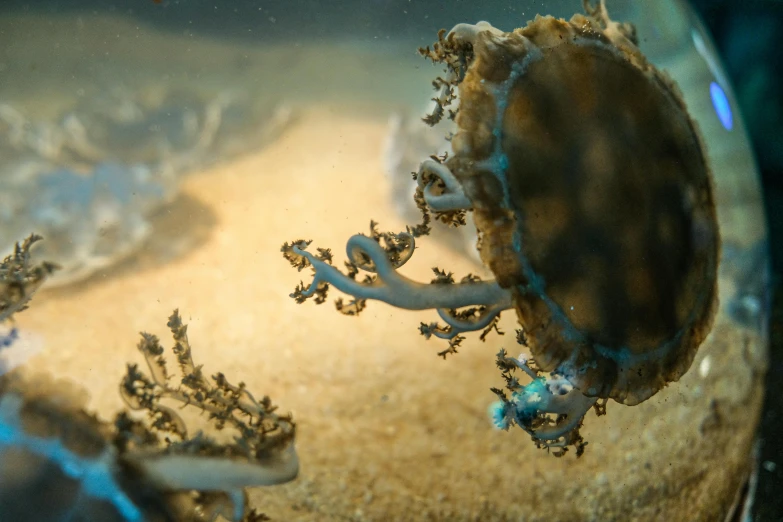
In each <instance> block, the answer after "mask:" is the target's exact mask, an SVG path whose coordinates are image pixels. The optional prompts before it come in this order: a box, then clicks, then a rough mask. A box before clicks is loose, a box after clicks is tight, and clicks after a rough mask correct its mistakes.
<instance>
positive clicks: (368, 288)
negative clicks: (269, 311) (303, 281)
mask: <svg viewBox="0 0 783 522" xmlns="http://www.w3.org/2000/svg"><path fill="white" fill-rule="evenodd" d="M306 247H307V242H304V241H298V242H295V243H294V244H292V245H288V244H286V245H284V246H283V251H284V253H286V257H287V258H288V259H289V261H291V262H292V264H294V266H301V264H302V261H301V260H306V262H307V264H309V265H310V266H312V267H313V269H314V270H315V276H314V277H313V282H312V283H311V284H310V285H309V286H307V287H306V288H305V287H304V286H302V287H300V288H298V289H297V291H296V292H294V293H293V294H291V297H293V298H295V299H298V300H304V299H307V298H308V297H312V296H314V295H317V294H318V293H319V292H323V291H324V286H325V285H329V284H332V285H334V286H335V288H337V289H338V290H340V291H341V292H344V293H346V294H349V295H351V296H353V297H354V298H356V299H373V300H376V301H382V302H384V303H387V304H390V305H392V306H396V307H398V308H404V309H406V310H428V309H431V308H446V309H448V308H462V307H465V306H496V305H498V303H502V304H503V305H504V306H505V305H506V303H509V301H510V295H509V293H508V291H507V290H505V289H503V288H501V287H500V286H499V285H498V284H497V283H496V282H495V281H479V282H476V281H470V282H464V283H458V284H427V283H419V282H417V281H414V280H412V279H409V278H407V277H405V276H403V275H401V274H399V273H398V272H397V270H396V267H395V265H394V264H392V262H391V261H390V260H389V257H388V255H387V252H386V251H385V250H384V248H383V247H382V246H381V245H380V244H379V243H378V242H377V241H376V240H374V239H373V238H371V237H367V236H363V235H361V234H357V235H355V236H353V237H351V238H350V239H349V240H348V243H347V245H346V250H347V252H348V255H349V256H350V257H352V258H354V259H355V258H356V256H360V257H361V258H363V259H367V260H368V261H367V262H366V263H363V265H362V266H363V267H364V266H367V265H369V264H370V263H371V266H372V267H373V268H374V272H375V274H376V277H374V278H370V279H365V281H363V282H360V281H357V280H356V278H355V274H353V277H351V274H350V273H349V274H348V275H345V274H343V273H342V272H340V271H339V270H337V269H336V268H335V267H333V266H332V265H331V264H329V263H328V262H326V261H323V260H321V259H319V257H318V256H316V255H313V254H312V253H311V252H308V251H307V250H306ZM292 259H295V261H293V260H292Z"/></svg>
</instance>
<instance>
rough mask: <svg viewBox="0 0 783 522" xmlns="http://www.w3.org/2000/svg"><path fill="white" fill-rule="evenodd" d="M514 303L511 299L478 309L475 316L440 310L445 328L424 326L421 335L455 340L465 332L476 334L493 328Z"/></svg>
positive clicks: (445, 309) (430, 325)
mask: <svg viewBox="0 0 783 522" xmlns="http://www.w3.org/2000/svg"><path fill="white" fill-rule="evenodd" d="M511 306H512V303H511V300H510V299H509V300H508V301H506V302H503V303H497V304H495V305H492V306H486V307H481V309H476V310H475V313H473V314H469V315H466V314H457V313H456V312H455V310H453V309H447V308H438V315H439V316H440V318H441V319H443V321H444V322H445V323H446V326H445V327H442V326H440V325H438V324H437V323H431V324H429V325H425V324H422V325H421V327H420V330H421V333H422V334H423V335H424V336H425V337H427V338H429V337H430V336H431V335H434V336H435V337H437V338H439V339H453V338H454V337H456V336H457V335H459V334H462V333H465V332H476V331H478V330H484V329H485V328H488V327H490V326H492V323H493V321H495V320H496V318H497V317H498V315H500V313H501V312H502V311H504V310H508V309H509V308H511Z"/></svg>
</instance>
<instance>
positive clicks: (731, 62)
mask: <svg viewBox="0 0 783 522" xmlns="http://www.w3.org/2000/svg"><path fill="white" fill-rule="evenodd" d="M638 1H655V0H638ZM691 2H692V4H693V5H694V7H695V8H696V10H697V11H699V12H700V14H701V16H702V18H703V20H704V21H705V23H706V26H707V27H708V29H709V30H710V31H711V32H712V35H713V38H714V40H715V42H716V44H717V47H718V50H719V52H720V53H721V56H722V58H723V61H724V64H725V66H726V69H727V72H728V75H729V77H730V78H731V80H732V82H733V85H734V89H735V92H736V95H737V99H738V101H739V104H740V106H741V109H742V112H743V115H744V118H745V122H746V124H747V128H748V131H749V132H750V135H751V140H752V142H753V144H754V150H755V153H756V157H757V159H758V165H759V170H760V172H761V177H762V182H763V185H764V191H765V200H766V206H767V216H768V220H769V225H770V235H771V238H770V239H771V252H772V265H773V272H774V274H775V275H774V277H773V281H774V282H775V289H776V290H777V289H778V288H777V287H778V286H779V281H780V280H781V278H780V274H783V0H691ZM508 3H509V7H508V8H506V9H505V10H506V11H508V14H509V16H513V17H514V18H520V17H521V16H520V15H522V14H525V15H530V14H531V13H517V9H515V8H514V6H513V4H514V2H513V0H509V2H508ZM455 4H459V9H458V10H459V11H460V14H459V16H460V18H464V17H466V16H467V18H468V19H471V17H470V13H471V12H472V11H473V10H475V12H476V15H475V16H474V17H473V18H475V19H480V18H481V16H480V15H479V13H480V12H481V1H480V0H450V1H448V2H445V1H437V0H427V1H423V0H413V1H409V2H408V3H407V4H406V6H405V10H404V11H403V10H402V9H400V2H397V1H391V0H324V1H320V0H0V16H2V13H3V12H4V11H6V10H14V11H20V10H21V11H36V12H47V13H50V14H56V13H57V12H66V11H75V10H78V11H84V12H90V11H98V12H100V13H107V12H109V13H111V12H115V13H116V14H118V15H125V16H132V17H135V18H137V19H138V20H139V21H140V22H143V23H149V24H154V25H158V26H162V27H164V28H168V29H170V30H172V31H176V32H182V31H183V30H187V31H192V32H193V33H196V34H198V35H209V34H214V35H215V36H219V37H221V38H225V37H227V36H230V37H235V38H242V39H252V40H253V41H280V40H290V39H299V38H302V39H311V38H319V37H328V36H332V35H338V33H343V34H344V33H345V31H346V28H345V25H344V20H345V19H346V18H348V19H351V20H352V24H353V25H352V27H351V29H350V31H351V36H352V37H355V38H357V39H359V40H362V39H368V40H369V39H377V38H385V37H387V36H392V35H393V36H395V37H401V36H405V35H406V34H421V33H428V32H429V30H430V29H431V26H432V22H431V19H436V20H438V24H439V25H441V26H444V27H450V26H451V25H453V24H454V23H456V22H461V21H463V20H456V19H455V18H454V15H453V14H452V11H453V10H452V9H451V7H454V5H455ZM515 14H516V16H514V15H515ZM553 14H557V13H553ZM428 19H429V20H428ZM185 21H187V22H186V23H185ZM270 22H271V23H270ZM332 22H333V23H332ZM305 28H306V29H305ZM427 43H429V42H427ZM774 295H775V297H774V303H773V318H772V323H771V353H770V356H771V359H770V367H769V373H768V376H767V398H766V404H765V408H764V414H763V420H762V425H761V437H760V451H761V455H760V462H762V463H764V462H766V463H774V464H775V466H774V467H773V466H771V465H769V464H767V466H761V467H760V470H759V481H758V488H757V490H756V499H755V503H754V519H755V520H757V521H759V522H766V521H773V520H775V521H778V520H783V292H777V291H776V292H775V294H774Z"/></svg>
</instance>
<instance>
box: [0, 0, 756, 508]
mask: <svg viewBox="0 0 783 522" xmlns="http://www.w3.org/2000/svg"><path fill="white" fill-rule="evenodd" d="M316 4H317V5H314V4H312V3H307V2H297V3H294V4H290V5H288V7H287V8H285V9H284V8H282V7H281V6H278V5H261V6H260V8H259V7H258V6H254V8H255V9H251V8H250V7H249V6H247V5H241V4H237V7H236V11H235V12H234V13H232V12H230V10H227V9H220V8H219V9H218V12H219V14H215V11H214V8H215V7H216V6H208V5H204V6H199V5H197V4H183V5H180V4H179V3H177V2H167V1H165V0H164V2H163V3H162V4H157V3H154V2H149V3H141V4H138V3H134V4H133V6H132V8H131V6H130V5H128V6H125V5H123V4H116V5H113V6H112V7H107V6H106V4H103V3H101V4H100V5H98V6H96V7H89V8H85V9H75V8H68V9H66V8H65V7H63V6H59V7H57V8H51V9H16V10H8V11H5V12H3V16H2V17H1V18H0V42H2V43H3V44H4V47H5V53H4V54H3V55H2V57H1V58H0V71H2V72H1V73H0V74H2V75H3V77H4V78H5V80H4V81H3V82H0V151H2V158H1V159H0V186H2V192H0V246H1V247H2V248H3V252H9V253H10V249H11V247H12V246H13V243H14V242H15V241H17V240H21V239H22V238H23V237H25V236H26V235H28V234H29V233H31V232H36V233H40V234H42V235H44V236H45V240H44V241H43V242H41V247H40V249H39V250H36V251H34V253H35V255H36V256H40V258H41V259H51V260H52V261H55V262H57V263H59V264H61V265H62V267H63V268H62V270H61V271H60V272H59V274H57V275H56V276H55V277H54V278H52V280H51V281H50V283H51V284H50V285H49V286H48V288H47V287H46V286H45V287H44V289H42V290H41V291H40V292H39V293H38V294H36V296H35V298H34V300H33V301H32V305H31V307H30V309H29V310H27V311H24V312H23V313H20V314H18V315H17V316H16V323H15V325H14V326H15V327H17V328H18V331H19V332H20V335H23V339H24V340H25V342H26V343H27V344H26V345H25V346H27V345H29V346H30V350H29V355H28V356H23V355H19V353H20V351H23V350H22V348H24V346H23V345H22V344H17V345H15V346H12V348H14V349H15V350H16V351H15V352H14V356H13V359H11V358H10V357H8V358H7V359H4V358H3V357H4V355H3V353H4V352H3V351H2V350H3V349H2V348H0V367H2V368H6V369H10V367H11V366H17V365H22V368H23V369H25V370H26V371H29V372H33V373H38V372H43V373H47V374H50V375H52V376H54V377H56V378H58V379H65V380H68V381H72V382H75V383H78V384H79V385H80V386H81V387H83V388H85V389H86V391H87V392H88V393H89V396H90V400H89V402H88V403H87V404H86V407H87V408H88V409H89V410H91V411H95V412H97V413H98V414H99V415H100V416H101V418H103V419H107V420H108V419H112V418H113V415H114V414H115V412H117V411H119V410H121V409H123V408H125V403H124V402H123V401H122V399H121V397H120V394H118V393H117V384H118V383H119V381H120V379H121V378H122V375H123V373H124V371H125V364H126V363H127V362H132V363H139V364H141V363H142V361H141V355H140V354H139V353H138V352H137V350H136V348H135V346H136V344H137V342H138V332H139V331H149V332H151V333H154V334H156V335H159V336H160V337H161V339H163V344H164V345H166V346H168V345H169V344H171V343H170V341H169V337H170V335H169V333H168V330H167V329H166V327H165V323H166V320H165V319H166V317H168V316H169V315H170V313H171V311H172V310H173V309H175V308H179V310H180V312H181V313H182V315H183V320H184V321H185V322H186V323H188V324H189V330H188V335H189V338H190V342H191V345H192V347H193V352H194V358H195V359H196V361H197V362H198V363H199V364H204V367H205V372H209V373H210V375H211V374H212V373H214V372H217V371H220V372H223V373H225V374H226V376H227V377H228V378H229V379H230V380H231V381H232V382H239V381H243V382H244V383H246V385H247V389H248V390H250V391H251V392H252V393H254V395H255V397H256V398H259V397H261V396H263V395H264V394H268V395H270V396H271V397H272V398H273V399H274V402H275V403H276V404H279V405H280V408H281V411H282V412H288V411H290V412H292V413H293V415H294V419H295V421H296V422H297V442H296V449H297V452H298V454H299V460H300V462H301V469H300V473H299V477H298V478H297V479H296V480H295V481H293V482H290V483H287V484H284V485H279V486H272V487H264V488H253V489H250V490H249V491H248V495H249V500H250V505H251V506H253V507H255V508H258V509H259V510H260V511H262V512H264V513H266V514H268V515H270V516H272V517H273V519H276V520H319V521H320V520H338V519H340V520H344V519H355V520H473V519H479V520H508V519H515V520H517V519H522V518H524V519H529V520H595V519H600V520H612V519H623V518H626V517H627V516H628V513H633V514H634V518H637V519H639V520H651V519H656V518H662V517H668V518H673V519H682V520H699V519H704V520H713V519H716V518H718V517H723V516H725V514H727V513H728V512H729V511H730V510H732V509H733V506H734V505H735V503H736V502H735V499H736V498H738V497H737V495H738V491H739V490H740V488H741V486H742V485H743V484H744V483H745V481H746V480H747V474H748V469H749V465H750V460H749V454H750V450H751V446H752V444H753V440H754V431H755V427H756V424H757V421H758V415H759V408H760V405H761V399H762V385H761V377H762V375H763V371H764V368H765V364H766V336H767V320H766V318H767V299H768V292H769V281H768V276H767V270H768V268H767V249H766V228H765V225H764V218H763V213H762V209H761V206H760V199H759V198H760V187H759V183H758V179H757V174H756V169H755V165H754V162H753V158H752V155H751V153H750V149H749V145H748V141H747V137H746V135H745V131H744V128H743V123H742V117H741V114H739V112H738V110H737V106H736V102H735V100H734V98H733V95H732V91H731V85H730V84H729V83H728V81H727V80H726V78H725V75H724V74H723V72H722V70H721V66H720V62H719V59H718V58H717V55H716V54H715V52H714V50H713V48H712V46H711V43H710V41H709V38H708V36H706V35H705V34H704V32H703V30H702V28H701V25H700V23H699V22H698V20H696V19H695V18H694V17H693V15H692V14H691V13H690V11H689V10H688V9H687V7H686V6H685V4H684V3H681V2H677V1H674V0H666V1H661V2H655V3H654V4H652V3H641V2H629V1H621V0H617V1H611V0H610V1H609V2H608V4H609V5H608V8H609V10H610V13H611V15H612V17H613V18H614V19H619V20H629V21H632V22H634V23H635V24H636V25H637V33H638V35H639V38H640V48H641V50H642V51H643V52H644V53H645V54H646V55H647V56H648V58H649V59H650V60H651V61H652V62H653V63H655V64H656V66H658V67H659V68H661V69H663V70H665V71H667V72H668V73H669V74H670V75H671V77H672V78H673V79H674V80H675V81H676V82H677V84H678V85H679V87H680V89H681V91H682V93H683V96H684V98H685V101H686V103H687V106H688V108H689V111H690V113H691V115H692V117H693V118H694V119H695V120H696V121H697V123H698V125H699V127H700V130H701V133H702V135H703V138H704V141H705V142H706V145H707V153H708V158H709V162H710V164H711V167H712V171H713V179H714V189H715V199H716V202H717V210H718V222H719V225H720V231H721V237H722V263H721V265H720V269H719V298H720V303H721V304H720V310H719V314H718V316H717V318H716V321H715V325H714V327H713V330H712V334H711V335H710V336H709V337H708V339H707V341H706V342H705V343H704V344H703V345H702V347H701V348H700V350H699V352H698V354H697V356H696V360H695V361H694V363H693V365H692V367H691V368H690V370H689V371H688V373H687V374H686V375H685V376H684V377H683V378H682V379H681V380H680V381H679V382H677V383H673V384H671V385H669V386H668V387H667V388H666V389H664V390H663V391H661V392H660V393H658V394H657V395H655V396H654V397H652V398H651V399H649V400H648V401H646V402H643V403H642V404H640V405H638V406H633V407H626V406H622V405H620V404H617V403H615V402H610V403H609V404H608V405H607V413H608V415H607V416H602V417H596V416H595V415H593V414H592V413H590V414H588V416H587V418H586V421H585V426H584V428H583V429H582V435H583V436H584V438H585V439H586V440H587V441H588V442H589V445H588V446H587V447H586V451H585V454H584V455H583V456H582V457H580V458H579V459H576V458H575V457H574V455H573V453H570V454H568V455H566V456H565V457H564V458H561V459H556V458H554V457H553V456H552V455H549V454H547V452H545V451H541V450H538V449H536V448H535V447H534V446H533V444H532V443H531V442H530V439H529V437H528V436H527V435H526V434H524V433H523V432H522V431H520V430H512V431H509V432H505V431H497V430H495V429H494V428H493V427H492V424H491V422H490V420H489V419H488V416H487V413H486V411H487V408H488V406H489V405H490V403H492V401H493V400H494V399H495V397H494V395H493V394H492V393H491V392H490V391H489V389H490V388H491V387H497V386H501V385H502V384H503V383H502V381H501V380H500V379H498V372H497V369H496V368H495V354H496V353H497V352H498V350H499V349H500V348H501V347H503V348H506V349H508V350H516V348H514V344H515V343H514V341H513V337H514V335H513V332H514V329H515V320H514V318H513V317H512V314H508V313H507V314H505V316H504V317H503V319H502V321H501V324H500V327H501V330H503V331H504V332H506V334H505V335H504V336H497V335H491V336H489V337H488V338H487V341H486V342H485V343H482V342H480V341H478V339H473V338H471V339H469V340H468V341H466V342H465V343H464V344H463V346H462V347H461V348H460V349H459V353H458V354H456V355H453V356H449V357H448V358H447V360H446V361H443V360H442V359H441V358H439V357H437V356H436V353H437V352H438V351H441V350H443V348H444V347H443V345H442V343H437V342H435V341H426V340H425V339H424V338H423V337H421V336H420V335H419V332H418V331H417V326H418V324H419V323H421V322H424V323H430V322H431V321H433V320H436V318H435V317H434V315H433V314H432V312H426V311H425V312H409V311H401V310H397V309H394V308H392V307H390V306H387V305H384V304H382V303H369V305H368V307H367V309H366V310H364V311H363V312H362V314H361V315H360V316H359V317H346V316H342V315H340V314H338V313H337V312H336V311H335V310H334V309H333V306H332V305H331V304H327V305H326V306H319V307H316V306H314V305H313V304H312V303H307V304H306V305H301V306H300V305H297V304H296V303H295V302H294V301H293V300H292V299H290V298H289V294H290V293H291V292H292V291H293V289H294V287H295V286H296V284H297V283H298V282H299V281H300V280H304V281H305V282H307V281H308V278H309V277H310V275H309V269H308V270H305V271H303V272H302V273H301V274H298V273H296V271H294V270H292V269H291V268H290V267H289V266H288V263H286V261H285V260H284V259H283V258H282V256H281V254H280V247H281V245H282V244H283V243H284V242H286V241H291V240H295V239H300V238H304V239H313V240H314V245H318V246H328V247H331V248H332V250H333V253H334V255H335V258H336V261H337V262H336V263H335V264H336V265H339V266H341V265H342V260H343V259H345V257H344V252H343V245H344V244H345V242H346V240H347V239H348V238H349V237H350V236H351V235H353V234H355V233H357V232H364V233H367V232H368V230H367V227H368V223H369V220H370V219H374V220H376V221H378V222H380V225H381V229H383V230H392V231H396V230H403V229H404V226H405V225H406V224H412V223H414V218H415V216H416V214H415V207H413V206H412V205H411V203H410V199H409V197H410V194H411V192H412V183H411V182H409V180H410V177H409V176H410V172H411V171H414V170H416V169H417V168H418V163H419V162H420V161H421V160H423V159H425V158H426V157H428V156H429V155H430V154H436V153H438V154H439V153H441V152H442V151H443V150H445V149H446V148H447V146H446V145H445V144H444V141H443V139H442V137H443V135H444V134H445V132H446V129H445V128H443V127H441V128H437V127H436V128H435V129H434V130H433V129H430V128H428V127H426V126H424V124H422V123H420V122H419V121H418V117H419V116H420V115H422V114H423V113H424V111H425V109H427V107H428V100H429V99H430V98H431V97H432V96H433V94H432V89H431V81H432V79H433V78H434V77H435V76H436V75H437V74H439V73H440V71H439V69H438V68H434V67H433V66H432V65H431V64H430V63H429V62H425V61H424V60H423V59H422V58H420V57H418V56H417V55H416V52H415V51H416V49H417V48H418V47H420V46H424V45H430V44H431V43H432V42H433V41H434V40H435V39H436V33H437V30H438V29H440V28H450V27H452V26H453V25H454V24H456V23H459V22H469V23H475V22H476V21H478V20H482V19H483V20H488V21H490V22H492V23H493V24H494V25H495V26H497V27H499V28H500V29H503V30H511V29H513V28H514V27H519V26H522V25H524V23H525V22H526V21H527V20H528V19H530V18H532V17H533V16H534V15H535V14H536V13H541V14H553V15H555V16H564V17H570V16H571V15H572V14H573V13H574V12H578V11H581V5H580V2H577V1H571V0H568V1H566V0H561V1H552V2H526V1H519V2H515V4H514V6H513V7H511V6H508V5H507V3H502V2H484V3H481V4H479V3H468V2H455V3H453V4H451V5H449V6H448V7H444V5H441V4H437V5H434V4H433V5H429V4H422V3H418V2H417V3H411V2H403V1H399V2H398V1H383V2H355V3H352V4H351V5H348V4H336V3H329V4H326V3H316ZM52 5H56V4H52ZM220 7H222V6H220ZM727 122H729V123H728V124H727ZM438 236H439V237H438V238H435V237H432V238H430V237H425V238H422V239H421V240H419V241H418V242H417V247H418V248H417V250H416V256H414V257H413V259H412V260H411V261H410V263H409V264H407V265H406V267H405V275H407V276H409V277H411V278H413V279H417V280H423V281H429V280H430V279H431V278H432V273H431V271H430V269H431V267H432V266H441V267H445V268H447V269H448V270H449V271H454V272H455V273H456V274H460V275H464V274H466V273H469V272H470V273H476V274H479V275H481V276H483V277H488V276H491V274H490V273H489V272H488V270H487V269H486V268H484V267H482V266H481V265H480V264H479V262H478V258H477V256H476V253H475V251H474V250H472V248H471V246H470V245H471V242H472V237H473V234H472V233H471V232H470V226H468V227H465V228H462V229H459V230H458V231H451V233H449V231H447V230H439V231H438ZM330 300H331V299H330ZM5 331H6V330H3V332H5ZM3 335H5V334H3ZM9 353H10V352H9ZM512 355H514V356H516V355H517V354H516V352H513V353H512ZM52 393H57V392H56V391H54V392H52ZM194 421H195V422H196V424H197V425H198V422H199V419H198V418H196V419H195V420H194ZM202 421H203V419H202ZM0 467H1V465H0ZM8 476H9V473H8V470H6V474H2V473H0V481H8V480H10V479H9V478H8ZM11 487H12V486H11V485H9V484H5V483H3V482H0V489H3V488H5V489H6V490H8V488H11ZM13 487H14V488H20V487H21V488H22V489H21V491H24V488H23V486H20V485H19V484H16V483H15V484H13ZM14 491H19V490H18V489H14ZM27 491H28V494H31V495H32V493H30V489H29V488H28V490H27ZM30 505H31V506H34V505H35V504H32V503H31V504H30ZM30 509H31V510H33V513H31V514H30V519H32V517H33V515H34V511H35V508H32V507H31V508H30ZM42 516H43V515H42Z"/></svg>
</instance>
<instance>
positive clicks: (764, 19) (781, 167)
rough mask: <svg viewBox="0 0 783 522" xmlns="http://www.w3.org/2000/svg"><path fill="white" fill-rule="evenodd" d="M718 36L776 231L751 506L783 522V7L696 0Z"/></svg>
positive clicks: (762, 521)
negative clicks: (755, 486)
mask: <svg viewBox="0 0 783 522" xmlns="http://www.w3.org/2000/svg"><path fill="white" fill-rule="evenodd" d="M691 2H692V3H693V5H694V7H696V9H697V10H698V11H699V12H700V13H701V15H702V19H703V20H704V21H705V23H706V25H707V27H708V28H709V30H710V31H711V32H712V35H713V38H714V39H715V43H716V44H717V46H718V50H719V51H720V54H721V57H722V58H723V62H724V64H725V66H726V70H727V72H728V75H729V77H730V78H731V80H732V83H733V84H734V90H735V93H736V95H737V99H738V101H739V104H740V106H741V108H742V113H743V116H744V118H745V122H746V124H747V127H748V131H749V132H750V137H751V141H752V142H753V148H754V151H755V153H756V158H757V160H758V165H759V170H760V172H761V179H762V183H763V185H764V197H765V200H766V206H767V220H768V222H769V227H770V246H771V252H772V270H773V274H774V276H773V281H774V282H775V292H774V298H773V311H772V322H771V328H770V330H771V336H770V337H771V346H770V366H769V373H768V374H767V392H766V393H767V396H766V403H765V407H764V414H763V417H762V421H761V436H760V439H761V440H760V444H761V447H760V449H761V455H760V462H762V463H764V462H772V463H774V464H775V466H774V468H773V467H772V466H769V465H768V466H766V467H765V466H763V465H762V466H761V468H760V469H759V481H758V489H757V490H756V498H755V502H754V507H753V513H754V520H756V521H758V522H767V521H773V520H774V521H780V520H783V292H781V291H780V281H781V277H780V275H781V274H783V53H781V50H782V49H783V46H782V45H781V43H782V42H781V40H780V39H781V38H782V37H783V2H781V1H779V0H758V1H753V0H745V1H739V0H691Z"/></svg>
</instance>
